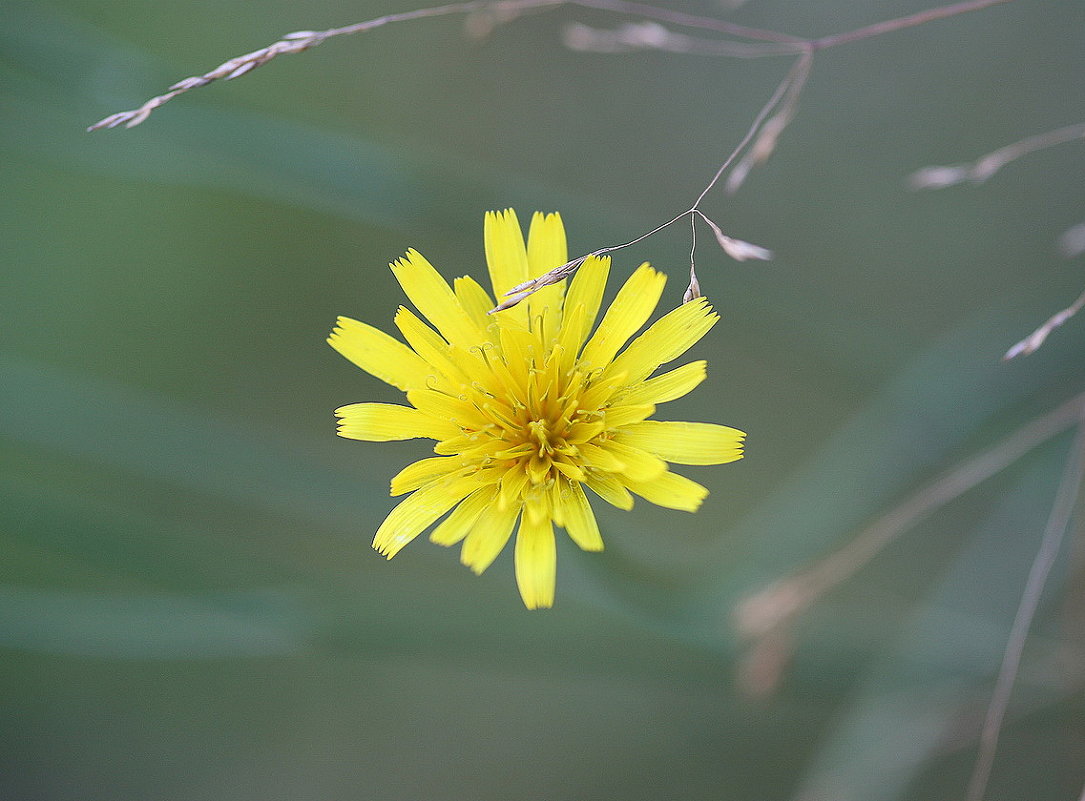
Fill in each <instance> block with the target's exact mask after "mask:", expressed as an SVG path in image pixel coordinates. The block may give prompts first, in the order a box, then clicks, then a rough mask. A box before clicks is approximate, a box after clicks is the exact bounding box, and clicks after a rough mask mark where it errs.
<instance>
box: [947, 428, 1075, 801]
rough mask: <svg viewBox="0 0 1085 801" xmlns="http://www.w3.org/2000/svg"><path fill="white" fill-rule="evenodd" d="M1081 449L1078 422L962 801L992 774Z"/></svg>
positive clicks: (1069, 506)
mask: <svg viewBox="0 0 1085 801" xmlns="http://www.w3.org/2000/svg"><path fill="white" fill-rule="evenodd" d="M1082 422H1085V421H1082ZM1083 451H1085V425H1082V423H1079V425H1078V431H1077V436H1076V437H1075V438H1074V443H1073V445H1072V446H1071V448H1070V453H1069V454H1068V455H1067V457H1066V465H1065V467H1063V472H1062V479H1061V481H1060V482H1059V489H1058V492H1057V493H1056V495H1055V502H1054V503H1053V504H1052V506H1051V513H1050V514H1049V515H1048V518H1047V526H1046V527H1045V529H1044V535H1043V538H1042V539H1041V540H1040V547H1039V550H1038V551H1037V552H1036V558H1035V559H1034V560H1033V562H1032V567H1031V569H1030V570H1029V575H1028V579H1027V580H1026V582H1025V589H1024V592H1023V593H1022V594H1021V602H1020V604H1018V607H1017V614H1016V615H1015V616H1014V620H1013V625H1012V626H1011V628H1010V636H1009V640H1008V641H1007V643H1006V650H1005V651H1004V652H1003V654H1002V665H1001V667H1000V668H999V671H998V678H997V679H996V680H995V688H994V691H993V692H992V693H991V701H990V704H989V705H988V707H987V715H986V717H985V719H984V721H983V728H982V730H981V731H980V744H979V755H978V756H977V757H976V764H975V765H974V767H973V769H972V777H971V779H970V780H969V782H968V792H967V794H966V796H965V798H966V799H967V801H982V799H983V795H984V793H985V792H986V790H987V782H988V780H989V779H990V777H991V768H992V766H993V765H994V761H995V751H997V750H998V738H999V734H1000V733H1001V731H1002V721H1003V720H1004V719H1005V717H1006V710H1007V708H1008V707H1009V704H1010V695H1011V693H1012V692H1013V685H1014V682H1015V681H1016V679H1017V671H1018V668H1019V667H1020V665H1021V654H1022V653H1023V652H1024V650H1025V641H1026V640H1027V639H1028V632H1029V629H1030V628H1031V627H1032V621H1033V618H1035V617H1036V610H1037V608H1038V607H1039V605H1040V596H1041V595H1043V591H1044V586H1045V585H1046V584H1047V579H1048V577H1049V576H1050V575H1051V568H1052V567H1053V566H1054V565H1055V559H1056V558H1057V557H1058V555H1059V551H1060V550H1061V548H1062V541H1063V538H1064V537H1065V536H1066V530H1067V528H1069V525H1070V518H1071V516H1072V515H1073V512H1074V508H1075V507H1076V506H1077V501H1078V498H1079V496H1080V494H1081V481H1082V477H1083V473H1085V452H1083Z"/></svg>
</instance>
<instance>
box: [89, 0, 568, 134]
mask: <svg viewBox="0 0 1085 801" xmlns="http://www.w3.org/2000/svg"><path fill="white" fill-rule="evenodd" d="M566 2H567V0H468V2H464V3H449V4H447V5H443V6H432V7H430V8H418V9H414V10H413V11H403V12H400V13H398V14H385V15H384V16H383V17H375V18H374V19H370V20H365V21H364V22H358V23H355V24H353V25H344V26H343V27H341V28H329V29H328V30H326V31H295V32H294V33H288V34H286V35H285V36H283V37H282V39H280V40H279V41H277V42H273V43H272V44H270V45H268V46H267V47H262V48H260V49H259V50H254V51H253V52H251V53H246V54H245V55H243V56H236V57H235V58H231V59H230V60H229V61H225V62H223V63H222V64H220V65H219V66H217V67H215V69H213V70H211V71H210V72H205V73H204V74H203V75H197V76H194V77H192V78H185V79H184V80H181V81H178V82H177V83H175V84H173V86H171V87H170V90H169V91H168V92H166V93H165V94H161V95H158V96H157V97H152V98H151V99H150V100H148V101H147V102H146V103H144V104H143V105H142V106H140V107H139V108H137V109H132V110H131V111H121V112H118V113H116V114H111V115H110V116H108V117H106V118H105V119H102V120H99V121H98V122H96V123H94V124H93V125H91V126H90V127H89V128H87V130H88V131H97V130H99V129H100V128H116V127H117V126H118V125H122V124H123V125H124V127H125V128H133V127H135V126H136V125H139V124H140V123H141V122H143V121H144V120H146V119H147V117H149V116H150V114H151V112H152V111H154V110H155V109H156V108H158V107H159V106H161V105H163V104H164V103H167V102H169V101H170V100H172V99H173V98H175V97H177V95H180V94H183V93H184V92H187V91H189V90H191V89H198V88H199V87H201V86H207V84H209V83H211V82H212V81H217V80H220V79H221V80H225V81H229V80H232V79H234V78H239V77H241V76H242V75H244V74H246V73H248V72H251V71H252V70H254V69H256V68H257V67H260V66H263V65H264V64H267V63H268V62H269V61H271V60H272V59H273V58H275V57H276V56H279V55H283V54H284V53H301V52H302V51H304V50H308V49H309V48H311V47H316V46H317V45H318V44H322V43H323V42H325V41H326V40H328V39H331V38H332V37H335V36H345V35H349V34H353V33H364V32H366V31H371V30H373V29H374V28H380V27H383V26H385V25H390V24H392V23H394V22H410V21H412V20H418V19H426V18H432V17H447V16H450V15H453V14H471V13H473V12H477V11H483V10H487V11H491V12H493V13H494V14H495V15H497V16H499V17H504V18H512V17H514V16H517V15H519V14H522V13H524V12H526V11H531V10H534V9H543V8H549V7H556V6H560V5H564V4H565V3H566Z"/></svg>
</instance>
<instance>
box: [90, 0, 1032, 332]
mask: <svg viewBox="0 0 1085 801" xmlns="http://www.w3.org/2000/svg"><path fill="white" fill-rule="evenodd" d="M1006 2H1011V0H968V2H962V3H955V4H951V5H946V6H940V7H937V8H933V9H928V10H927V11H922V12H919V13H916V14H912V15H909V16H906V17H899V18H896V19H892V20H885V21H882V22H879V23H876V24H874V25H868V26H866V27H863V28H858V29H856V30H853V31H849V32H846V33H841V34H835V35H833V36H826V37H822V38H820V39H803V38H801V37H796V36H791V35H790V34H785V33H780V32H777V31H770V30H765V29H761V28H751V27H747V26H743V25H736V24H734V23H731V22H727V21H725V20H720V19H715V18H712V17H701V16H696V15H691V14H685V13H683V12H680V11H675V10H673V9H669V8H665V7H658V6H653V5H649V4H645V3H640V2H635V0H468V1H467V2H461V3H450V4H446V5H441V6H434V7H431V8H420V9H415V10H413V11H406V12H401V13H397V14H386V15H384V16H382V17H376V18H374V19H371V20H366V21H364V22H359V23H356V24H354V25H346V26H344V27H341V28H330V29H328V30H325V31H298V32H295V33H290V34H287V35H286V36H284V37H283V38H282V39H280V40H279V41H277V42H274V43H272V44H271V45H268V46H267V47H264V48H261V49H260V50H255V51H253V52H251V53H247V54H245V55H243V56H238V57H236V58H232V59H230V60H229V61H226V62H224V63H222V64H220V65H219V66H218V67H216V68H215V69H213V70H211V71H210V72H207V73H204V74H203V75H199V76H194V77H191V78H185V79H184V80H182V81H179V82H177V83H175V84H174V85H173V86H171V87H170V88H169V91H168V92H166V93H164V94H161V95H158V96H156V97H153V98H151V99H150V100H148V101H147V102H145V103H144V104H143V105H142V106H140V107H139V108H137V109H133V110H131V111H122V112H119V113H116V114H112V115H110V116H108V117H106V118H105V119H102V120H100V121H98V122H96V123H95V124H94V125H91V126H90V127H89V128H88V129H87V130H89V131H95V130H98V129H102V128H115V127H117V126H119V125H124V127H126V128H131V127H133V126H136V125H139V124H140V123H142V122H143V121H144V120H146V119H147V118H148V117H149V116H150V114H151V113H152V112H153V111H154V110H155V109H156V108H158V107H160V106H162V105H163V104H164V103H167V102H169V101H170V100H172V99H173V98H175V97H177V96H178V95H180V94H183V93H184V92H187V91H190V90H192V89H196V88H198V87H201V86H206V85H208V84H209V83H212V82H213V81H216V80H220V79H221V80H231V79H233V78H237V77H240V76H242V75H245V74H246V73H248V72H251V71H252V70H254V69H256V68H257V67H259V66H262V65H264V64H266V63H268V62H269V61H271V60H272V59H273V58H275V57H276V56H279V55H282V54H284V53H300V52H302V51H304V50H308V49H309V48H311V47H315V46H316V45H318V44H321V43H323V42H324V41H326V40H328V39H330V38H332V37H335V36H343V35H347V34H354V33H362V32H364V31H370V30H373V29H374V28H379V27H382V26H384V25H388V24H391V23H394V22H407V21H411V20H418V19H423V18H432V17H443V16H449V15H454V14H475V13H479V14H481V13H486V14H489V15H491V16H492V17H493V18H494V19H495V20H498V21H507V20H509V19H513V18H515V17H517V16H519V15H521V14H524V13H527V12H529V11H532V10H545V9H552V8H557V7H559V6H564V5H569V6H577V7H581V8H590V9H594V10H597V11H606V12H609V13H614V14H629V15H633V16H639V17H641V18H644V19H651V20H655V21H657V22H663V23H668V24H672V25H679V26H682V27H687V28H695V29H699V30H705V31H711V32H714V33H722V34H726V35H728V36H733V37H738V38H739V39H746V40H750V41H752V42H755V43H760V44H762V45H764V49H765V52H764V53H758V52H757V51H756V49H754V48H756V47H757V45H756V44H754V45H751V44H749V43H742V42H732V43H726V42H724V43H721V44H722V45H723V46H724V49H726V48H727V47H728V46H731V47H737V48H738V50H736V51H733V53H732V54H737V53H741V55H743V56H749V55H779V54H784V53H795V52H798V53H800V57H799V58H798V60H797V61H796V62H795V64H794V66H793V67H792V69H791V71H790V72H789V73H788V75H787V77H785V78H784V80H783V81H782V82H781V83H780V84H779V85H778V87H777V89H776V91H775V92H774V93H773V95H772V97H771V98H770V99H769V101H768V102H767V103H766V104H765V105H764V106H763V107H762V109H761V111H760V112H759V113H758V115H757V117H756V118H755V120H754V122H753V124H752V125H751V126H750V129H749V131H748V132H747V134H746V136H745V137H744V138H743V139H742V141H741V142H740V143H739V145H738V146H737V147H736V148H735V149H734V150H733V151H732V152H731V155H730V156H728V158H727V159H726V160H725V161H724V162H723V164H721V165H720V167H719V168H718V169H717V170H716V172H715V174H714V175H713V176H712V178H711V180H709V182H708V184H707V185H706V186H705V187H704V189H703V190H702V191H701V193H700V194H699V195H698V196H697V199H696V200H695V201H694V203H693V205H692V206H691V207H690V208H689V209H687V210H686V211H684V212H682V213H681V214H679V215H677V216H675V217H674V218H672V219H671V220H669V221H667V222H666V223H663V224H662V225H660V226H657V227H656V228H654V229H653V230H652V231H649V232H648V233H647V234H644V235H642V236H640V237H637V238H636V239H634V240H632V241H630V242H627V243H625V244H622V245H615V246H612V247H608V248H601V249H600V250H597V251H594V252H593V253H592V254H588V255H602V254H604V253H608V252H612V251H615V250H620V249H622V248H625V247H629V246H630V245H632V244H635V243H636V242H640V241H641V240H643V239H645V238H647V237H648V236H651V235H652V234H654V233H656V232H658V231H660V230H662V229H663V228H666V227H668V226H669V225H671V224H673V223H675V222H677V221H678V220H680V219H682V218H683V217H685V216H687V215H689V216H690V218H691V224H693V225H695V224H696V217H697V215H700V216H701V217H702V218H703V219H705V220H706V221H708V219H707V217H705V216H704V215H703V213H701V212H700V204H701V202H702V201H703V200H704V198H705V196H706V195H707V194H708V193H709V192H710V191H711V190H712V189H713V188H714V187H715V186H716V184H717V183H718V182H719V180H720V178H721V177H722V176H723V174H724V172H725V171H726V170H727V169H728V168H729V167H730V166H731V165H732V163H733V162H734V160H735V159H736V158H737V157H738V156H739V154H740V153H742V152H743V150H744V148H746V146H747V145H748V144H749V143H750V142H751V140H753V138H754V136H757V139H756V141H754V144H753V146H752V147H751V148H750V150H749V151H748V152H747V153H746V156H745V158H744V160H743V161H742V162H741V163H740V164H739V165H738V167H736V169H735V170H734V171H732V174H731V176H730V177H729V180H728V190H729V191H731V192H733V191H735V190H736V189H737V188H738V187H739V186H740V185H741V183H742V181H743V180H744V178H745V176H746V174H747V173H748V172H749V170H750V169H751V168H752V167H753V166H754V165H756V164H758V163H761V162H763V161H764V160H765V159H767V158H768V157H769V155H770V154H771V153H772V151H773V149H774V148H775V145H776V141H777V139H778V138H779V136H780V134H781V133H782V132H783V130H784V128H786V127H787V124H788V123H789V122H790V120H791V118H792V117H793V116H794V113H795V109H796V107H797V104H798V98H799V94H800V93H801V91H802V88H803V86H804V84H805V82H806V78H807V77H808V76H809V74H810V68H811V65H812V62H813V54H814V52H815V51H818V50H825V49H828V48H830V47H835V46H837V45H841V44H846V43H849V42H854V41H858V40H860V39H867V38H870V37H873V36H880V35H883V34H886V33H890V32H893V31H898V30H902V29H904V28H910V27H914V26H916V25H922V24H924V23H927V22H932V21H934V20H937V19H945V18H946V17H952V16H956V15H958V14H963V13H966V12H969V11H977V10H980V9H983V8H987V7H988V6H993V5H997V4H999V3H1006ZM773 111H775V112H776V113H775V114H774V115H773V116H772V117H771V118H769V116H768V115H769V114H770V113H772V112H773ZM709 222H711V221H709ZM712 225H713V227H714V230H715V232H716V235H717V240H718V241H719V242H720V244H721V246H723V247H724V249H725V250H726V251H727V252H728V253H731V254H732V255H733V253H732V250H731V249H730V248H728V247H727V246H726V245H724V241H725V240H726V241H730V242H734V243H738V244H739V245H742V246H743V247H740V248H739V249H738V252H741V253H744V254H745V255H746V257H747V258H767V257H768V255H771V254H769V251H768V250H766V249H764V248H759V247H757V246H756V245H749V244H748V243H743V242H741V240H730V239H729V238H726V237H723V234H722V232H721V231H720V229H719V227H718V226H716V225H715V224H714V223H712ZM694 230H695V229H694ZM721 237H723V238H721ZM695 252H696V236H695V234H694V241H693V244H692V246H691V255H690V262H691V264H690V284H689V288H688V289H687V290H686V295H687V296H689V297H695V296H697V295H698V294H699V292H700V289H699V287H698V284H697V275H696V268H695ZM766 254H768V255H766ZM587 257H588V256H587V255H585V256H581V257H579V258H577V259H573V260H572V261H569V262H566V263H565V264H562V265H559V266H558V267H556V268H554V269H553V270H551V271H550V272H548V273H546V274H545V275H543V276H540V277H538V278H536V279H533V280H532V281H528V282H526V283H524V284H522V285H520V286H518V287H514V288H513V289H512V290H510V291H509V293H508V294H507V295H506V297H505V299H504V300H502V301H501V302H500V303H499V304H498V306H497V307H496V308H495V309H494V310H493V311H500V310H501V309H506V308H509V307H510V306H514V305H516V304H517V303H519V302H520V301H521V300H523V299H524V298H525V297H527V296H528V295H530V294H531V293H532V292H534V291H536V290H537V289H540V288H541V287H544V286H547V285H548V284H552V283H556V282H557V281H559V280H561V279H563V278H565V277H567V276H569V275H571V274H572V273H573V272H575V271H576V269H577V267H579V266H580V264H582V263H583V261H584V259H585V258H587Z"/></svg>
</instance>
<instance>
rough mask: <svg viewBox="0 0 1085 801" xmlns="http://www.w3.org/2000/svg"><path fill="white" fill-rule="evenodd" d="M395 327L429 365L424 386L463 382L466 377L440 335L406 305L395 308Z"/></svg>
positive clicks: (466, 380)
mask: <svg viewBox="0 0 1085 801" xmlns="http://www.w3.org/2000/svg"><path fill="white" fill-rule="evenodd" d="M395 323H396V328H398V329H399V332H400V333H401V334H403V338H404V339H405V340H407V343H408V344H409V345H410V346H411V347H412V348H414V350H415V352H416V353H417V354H418V355H419V356H421V357H422V359H423V360H424V361H425V362H426V364H427V365H429V376H432V378H429V377H427V378H426V381H425V383H424V386H431V384H432V385H433V386H435V387H441V388H444V387H447V386H449V385H450V384H449V382H450V381H451V382H455V383H456V384H463V383H467V382H468V380H469V379H468V378H467V376H466V375H464V374H463V373H462V372H461V371H460V369H459V368H458V367H457V366H456V363H455V362H454V361H453V360H452V358H451V357H450V355H449V354H450V352H451V349H450V348H449V346H448V343H447V342H445V341H444V340H443V339H441V335H440V334H438V333H437V332H436V331H434V330H433V329H432V328H430V327H429V326H428V325H426V324H425V323H424V322H422V321H421V320H420V319H418V316H417V315H416V314H415V313H414V312H412V311H411V310H410V309H408V308H407V307H406V306H400V307H399V308H398V309H397V310H396V316H395Z"/></svg>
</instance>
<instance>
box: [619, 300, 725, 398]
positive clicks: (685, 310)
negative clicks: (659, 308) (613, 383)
mask: <svg viewBox="0 0 1085 801" xmlns="http://www.w3.org/2000/svg"><path fill="white" fill-rule="evenodd" d="M717 320H719V315H718V314H716V313H715V312H713V311H712V307H710V306H709V305H708V301H707V300H706V299H705V298H697V299H696V300H691V301H690V302H689V303H683V304H682V305H681V306H679V307H678V308H677V309H674V310H673V311H671V312H668V313H667V314H665V315H663V316H662V317H660V318H659V319H658V320H656V321H655V322H654V323H652V325H651V326H649V328H648V330H647V331H645V332H644V333H643V334H641V335H640V336H639V337H637V338H636V339H634V340H633V341H632V342H630V343H629V347H628V348H626V349H625V351H624V352H622V354H621V355H620V356H618V358H616V359H615V360H614V361H613V362H611V364H610V367H608V368H607V370H606V372H605V373H604V375H614V374H617V373H619V372H625V373H627V376H626V382H627V383H629V384H633V383H636V382H637V381H643V380H644V379H645V378H647V377H648V376H650V375H651V374H652V372H653V371H654V370H655V369H656V368H657V367H659V365H661V364H666V363H667V362H669V361H671V359H677V358H678V357H679V356H681V355H682V354H683V353H685V352H686V351H687V350H689V349H690V348H691V347H693V345H694V344H695V343H696V342H697V341H698V340H699V339H700V338H701V337H703V336H704V335H705V334H707V333H708V331H709V329H710V328H712V326H714V325H715V324H716V321H717Z"/></svg>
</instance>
